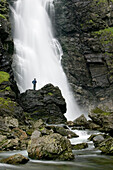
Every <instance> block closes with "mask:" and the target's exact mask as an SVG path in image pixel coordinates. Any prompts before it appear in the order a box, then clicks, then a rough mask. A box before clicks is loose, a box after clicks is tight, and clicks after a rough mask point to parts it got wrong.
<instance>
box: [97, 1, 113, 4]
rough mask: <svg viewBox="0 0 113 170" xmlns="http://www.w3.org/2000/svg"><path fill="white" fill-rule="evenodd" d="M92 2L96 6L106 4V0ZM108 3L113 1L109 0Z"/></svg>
mask: <svg viewBox="0 0 113 170" xmlns="http://www.w3.org/2000/svg"><path fill="white" fill-rule="evenodd" d="M94 1H95V2H96V3H97V5H100V4H105V3H108V0H94ZM110 2H113V0H110Z"/></svg>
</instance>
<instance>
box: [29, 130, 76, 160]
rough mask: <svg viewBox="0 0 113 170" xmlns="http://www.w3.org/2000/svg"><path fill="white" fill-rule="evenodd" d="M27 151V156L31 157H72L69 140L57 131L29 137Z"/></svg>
mask: <svg viewBox="0 0 113 170" xmlns="http://www.w3.org/2000/svg"><path fill="white" fill-rule="evenodd" d="M27 151H28V156H29V157H30V158H32V159H46V160H56V159H59V160H72V159H74V154H73V153H72V149H71V143H70V141H69V140H68V139H66V138H65V137H63V136H61V135H60V134H57V133H54V134H50V135H45V136H42V137H38V138H33V139H32V138H31V141H30V142H29V145H28V148H27Z"/></svg>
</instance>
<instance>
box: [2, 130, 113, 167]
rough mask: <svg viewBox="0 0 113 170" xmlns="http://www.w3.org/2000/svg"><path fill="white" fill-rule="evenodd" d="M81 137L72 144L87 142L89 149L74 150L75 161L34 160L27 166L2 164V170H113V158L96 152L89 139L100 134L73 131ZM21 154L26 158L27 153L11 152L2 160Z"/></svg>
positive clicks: (5, 154)
mask: <svg viewBox="0 0 113 170" xmlns="http://www.w3.org/2000/svg"><path fill="white" fill-rule="evenodd" d="M73 131H74V132H75V133H76V134H78V135H79V137H78V138H73V139H70V141H71V143H72V144H78V143H83V142H87V143H88V148H87V149H82V150H73V153H74V154H75V160H73V161H46V160H45V161H41V160H32V159H30V161H29V162H28V163H27V164H25V165H18V166H17V165H16V166H15V165H9V164H2V163H0V170H45V169H46V170H95V169H96V170H99V169H100V170H101V169H104V170H113V156H108V155H102V154H101V152H100V151H99V150H95V148H94V145H93V143H92V142H91V141H88V140H87V139H88V137H89V136H90V135H91V134H98V132H97V131H91V130H73ZM17 153H20V154H22V155H24V156H26V157H28V155H27V151H9V152H1V153H0V159H1V158H6V157H9V156H11V155H14V154H17Z"/></svg>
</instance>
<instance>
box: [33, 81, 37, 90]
mask: <svg viewBox="0 0 113 170" xmlns="http://www.w3.org/2000/svg"><path fill="white" fill-rule="evenodd" d="M32 83H33V90H36V83H37V81H36V78H34V80H33V81H32Z"/></svg>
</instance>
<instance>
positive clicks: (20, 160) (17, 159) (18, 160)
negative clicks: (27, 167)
mask: <svg viewBox="0 0 113 170" xmlns="http://www.w3.org/2000/svg"><path fill="white" fill-rule="evenodd" d="M28 161H29V159H28V158H26V157H24V156H23V155H21V154H15V155H13V156H10V157H8V158H4V159H2V160H1V161H0V162H1V163H7V164H13V165H18V164H26V163H27V162H28Z"/></svg>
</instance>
